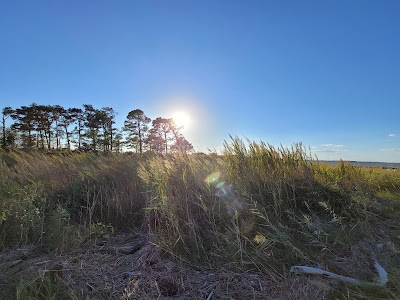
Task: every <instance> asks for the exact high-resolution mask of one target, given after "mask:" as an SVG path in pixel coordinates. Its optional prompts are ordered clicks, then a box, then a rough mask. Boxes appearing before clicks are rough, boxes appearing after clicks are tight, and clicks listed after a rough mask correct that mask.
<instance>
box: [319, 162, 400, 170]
mask: <svg viewBox="0 0 400 300" xmlns="http://www.w3.org/2000/svg"><path fill="white" fill-rule="evenodd" d="M321 162H325V163H326V164H328V165H330V166H336V165H337V164H338V163H339V161H337V160H321ZM346 162H349V163H350V164H351V165H352V166H360V167H377V168H387V169H398V168H400V163H387V162H370V161H346Z"/></svg>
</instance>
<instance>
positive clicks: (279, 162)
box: [0, 138, 400, 299]
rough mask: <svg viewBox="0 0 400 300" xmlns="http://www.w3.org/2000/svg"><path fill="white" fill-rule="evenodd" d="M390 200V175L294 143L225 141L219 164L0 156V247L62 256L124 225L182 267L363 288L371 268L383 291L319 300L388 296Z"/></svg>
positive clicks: (394, 240) (393, 285) (208, 159)
mask: <svg viewBox="0 0 400 300" xmlns="http://www.w3.org/2000/svg"><path fill="white" fill-rule="evenodd" d="M399 195H400V172H399V171H398V170H384V169H379V168H361V167H356V166H351V165H349V164H347V163H345V162H339V163H338V165H337V166H328V165H326V164H324V163H320V162H318V161H316V160H313V159H312V158H311V156H310V155H309V154H307V151H306V150H305V149H304V147H303V146H302V145H301V144H295V145H293V146H292V147H291V148H290V149H287V148H283V147H280V148H275V147H273V146H272V145H269V144H266V143H263V142H261V143H255V142H250V141H242V140H240V139H237V138H234V139H232V141H231V142H230V143H226V144H225V151H224V153H223V155H215V154H209V155H205V154H191V155H184V154H176V155H154V154H146V155H142V156H138V155H133V154H119V155H116V154H108V155H96V154H92V153H72V152H55V153H51V154H48V153H47V154H46V153H41V152H22V151H15V152H1V153H0V220H1V222H0V249H7V248H11V247H14V246H17V245H19V246H21V245H25V244H31V243H41V244H43V245H44V246H45V247H47V248H49V249H56V250H58V251H67V250H69V249H73V248H76V247H79V245H80V244H81V243H82V242H83V241H85V240H87V239H89V238H90V237H93V236H99V235H103V236H108V235H110V234H113V232H121V231H123V230H127V229H129V228H133V227H134V228H141V229H142V230H143V231H145V232H146V234H147V235H148V237H149V239H150V240H151V242H152V243H153V244H155V245H157V246H158V247H159V248H161V249H162V250H163V251H164V253H165V254H166V255H168V256H171V257H174V258H177V259H179V260H181V261H183V262H185V263H186V264H187V265H190V266H191V267H193V268H196V269H212V268H221V267H222V268H226V269H227V270H228V269H229V270H233V271H235V272H245V271H256V272H261V273H264V274H268V275H269V276H270V277H271V278H273V279H274V280H275V281H276V282H277V283H278V282H279V281H282V280H284V278H286V277H287V276H288V273H287V272H288V270H289V269H290V266H292V265H295V264H296V265H301V264H302V265H309V266H319V267H323V268H325V269H329V270H330V271H332V272H337V273H340V274H341V275H345V276H353V277H356V278H359V279H364V280H368V281H372V280H374V278H375V277H374V276H375V273H374V269H373V267H372V266H371V263H370V260H371V259H379V260H380V263H381V264H382V265H383V266H384V267H385V268H387V271H388V273H389V285H388V287H387V288H381V289H378V290H371V289H370V290H366V289H360V288H355V287H351V286H346V285H340V286H338V287H336V288H335V289H333V290H332V291H331V292H330V295H331V297H333V299H334V298H335V297H336V298H338V299H353V298H360V299H362V298H363V297H364V299H379V298H381V299H387V298H393V299H395V298H396V297H400V284H399V281H398V278H399V272H398V269H399V268H398V266H399V265H398V264H399V258H398V255H397V252H396V251H397V249H398V247H399V246H400V245H399V239H398V236H399V234H400V228H398V227H396V225H394V223H395V222H397V217H398V216H400V205H399V204H398V203H400V202H399V201H400V200H399V199H400V197H399ZM391 221H393V222H392V223H390V222H391ZM379 247H380V248H379ZM338 261H341V263H340V262H338ZM343 261H344V262H346V263H343ZM24 286H26V285H24V284H23V283H22V287H24ZM28 286H29V288H28V290H29V291H31V290H32V289H31V285H28ZM19 287H20V289H21V284H20V285H19ZM20 299H31V298H23V297H22V298H20Z"/></svg>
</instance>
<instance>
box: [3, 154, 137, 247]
mask: <svg viewBox="0 0 400 300" xmlns="http://www.w3.org/2000/svg"><path fill="white" fill-rule="evenodd" d="M137 163H138V158H137V157H135V156H132V155H107V156H103V155H99V156H98V155H95V154H90V153H79V154H72V153H70V152H65V153H64V152H62V153H53V154H46V153H41V152H36V151H31V152H22V151H14V152H10V153H6V152H1V153H0V171H1V172H0V187H1V189H0V220H1V223H0V249H1V248H5V247H9V246H11V245H15V244H26V243H34V242H42V241H45V240H46V239H47V240H52V239H53V238H52V237H53V236H56V235H59V236H62V234H63V233H62V232H58V233H57V232H55V229H56V228H60V230H61V229H63V230H64V229H65V224H60V222H61V220H63V221H62V222H64V223H68V224H70V223H74V224H77V223H80V224H82V225H86V226H87V227H88V228H90V224H91V223H93V222H98V221H99V222H103V223H104V224H111V225H112V226H114V227H116V228H123V227H126V226H136V225H140V224H141V223H142V221H143V220H142V219H141V218H142V216H143V213H142V210H141V209H142V207H143V205H144V197H143V194H142V193H141V192H142V191H143V188H142V187H141V181H140V179H139V178H138V177H137Z"/></svg>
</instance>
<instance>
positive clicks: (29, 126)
mask: <svg viewBox="0 0 400 300" xmlns="http://www.w3.org/2000/svg"><path fill="white" fill-rule="evenodd" d="M115 116H116V112H115V111H114V109H113V108H111V107H103V108H100V109H97V108H94V107H93V106H92V105H90V104H84V105H83V107H82V108H64V107H62V106H60V105H39V104H36V103H33V104H31V105H29V106H21V107H19V108H15V109H14V108H11V107H5V108H3V109H2V119H1V121H2V122H1V133H0V134H1V147H2V148H3V149H15V148H24V149H79V150H84V151H103V152H122V151H123V149H130V150H133V151H135V152H138V153H142V152H144V151H154V152H158V153H168V152H176V151H182V152H188V151H192V150H193V146H192V145H191V143H189V142H188V141H187V140H186V138H185V137H184V136H183V135H182V133H181V132H180V130H181V128H180V127H178V126H177V125H176V124H175V122H174V120H173V119H167V118H161V117H159V118H156V119H154V120H151V119H150V118H149V117H147V116H146V115H145V114H144V112H143V111H142V110H140V109H135V110H132V111H130V112H129V113H128V115H127V117H126V120H125V122H124V126H123V127H122V128H116V127H115V126H114V124H115ZM11 120H12V122H10V121H11ZM150 124H151V126H149V125H150Z"/></svg>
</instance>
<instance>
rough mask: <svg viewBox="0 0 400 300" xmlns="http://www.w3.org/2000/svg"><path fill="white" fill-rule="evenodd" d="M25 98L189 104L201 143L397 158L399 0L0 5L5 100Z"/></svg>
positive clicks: (165, 110) (122, 105) (153, 110)
mask: <svg viewBox="0 0 400 300" xmlns="http://www.w3.org/2000/svg"><path fill="white" fill-rule="evenodd" d="M32 102H37V103H40V104H60V105H63V106H65V107H73V106H81V105H82V104H84V103H89V104H93V105H94V106H95V107H99V108H100V107H103V106H112V107H113V108H114V109H115V110H116V111H117V112H118V113H119V115H118V123H117V125H122V123H123V120H124V118H125V117H126V114H127V113H128V111H130V110H132V109H135V108H140V109H142V110H144V112H145V113H146V114H147V115H148V116H149V117H151V118H155V117H158V116H162V117H169V116H170V115H171V114H172V113H173V111H175V110H186V111H188V113H190V114H191V115H192V118H193V125H192V126H191V128H187V129H185V131H184V134H185V135H186V136H187V138H188V139H189V140H190V141H191V142H192V143H193V144H194V146H195V148H196V149H197V150H203V151H204V150H205V149H206V148H211V149H213V148H216V149H219V147H221V146H222V143H223V140H224V139H229V135H228V134H232V135H238V136H240V137H244V136H245V137H248V138H250V139H255V140H260V139H261V140H264V141H267V142H270V143H272V144H275V145H279V144H282V145H285V146H288V145H291V144H292V143H293V142H299V141H302V142H303V143H304V144H305V145H306V146H309V147H311V150H312V151H313V153H314V154H317V155H318V157H319V158H321V159H339V158H343V159H349V160H366V161H391V162H400V124H399V120H400V119H399V112H400V111H399V107H400V104H399V103H400V1H397V0H393V1H386V0H384V1H376V0H374V1H368V0H343V1H337V0H335V1H333V0H332V1H321V0H316V1H297V0H293V1H284V0H282V1H267V0H264V1H232V0H230V1H222V0H221V1H215V0H213V1H204V0H201V1H200V0H198V1H191V0H182V1H169V0H159V1H150V0H144V1H134V0H130V1H100V0H96V1H72V0H68V1H58V0H51V1H36V0H35V1H31V0H29V1H18V0H13V1H4V0H3V1H1V2H0V106H1V107H4V106H12V107H14V108H15V107H18V106H20V105H29V104H31V103H32Z"/></svg>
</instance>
